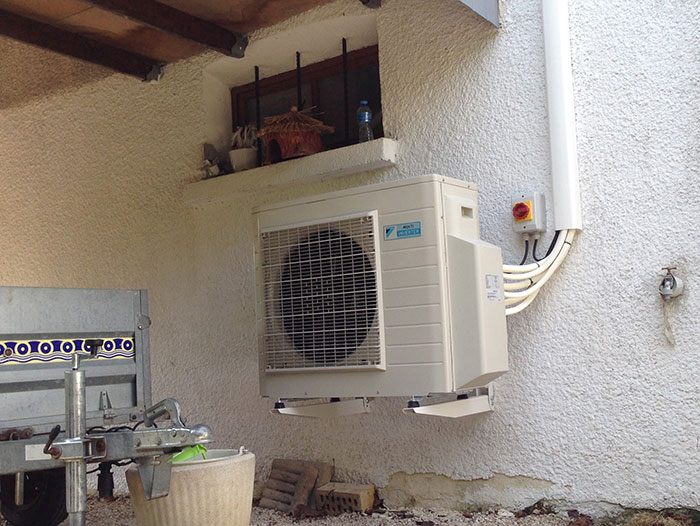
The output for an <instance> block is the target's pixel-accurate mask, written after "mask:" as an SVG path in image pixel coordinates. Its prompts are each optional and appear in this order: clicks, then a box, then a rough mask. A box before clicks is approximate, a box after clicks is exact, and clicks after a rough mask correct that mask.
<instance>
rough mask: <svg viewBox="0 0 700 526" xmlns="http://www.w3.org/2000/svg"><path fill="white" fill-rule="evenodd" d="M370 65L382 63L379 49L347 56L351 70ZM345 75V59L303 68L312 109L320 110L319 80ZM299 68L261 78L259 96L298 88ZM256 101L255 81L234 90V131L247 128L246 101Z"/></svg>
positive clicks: (376, 47) (363, 50)
mask: <svg viewBox="0 0 700 526" xmlns="http://www.w3.org/2000/svg"><path fill="white" fill-rule="evenodd" d="M370 64H377V65H378V64H379V47H378V46H376V45H374V46H369V47H366V48H362V49H358V50H355V51H350V52H349V53H348V70H352V69H358V68H362V67H364V66H368V65H370ZM342 72H343V56H342V55H339V56H337V57H333V58H329V59H327V60H323V61H321V62H317V63H315V64H310V65H308V66H304V67H303V68H301V82H302V85H303V84H307V83H308V84H310V85H311V104H310V105H309V104H308V101H307V106H306V107H307V108H308V107H311V106H316V107H318V102H319V100H318V99H319V87H318V83H319V81H320V80H322V79H325V78H328V77H331V76H333V75H336V74H338V73H342ZM296 85H297V72H296V69H293V70H290V71H285V72H284V73H280V74H278V75H274V76H272V77H267V78H264V79H260V96H261V97H262V96H265V95H269V94H270V93H276V92H278V91H283V90H286V89H289V88H296ZM254 98H255V82H251V83H249V84H245V85H243V86H238V87H235V88H231V117H232V121H233V129H234V130H235V129H236V128H238V127H239V126H244V125H245V124H247V123H246V118H245V110H246V102H247V101H248V100H250V99H254Z"/></svg>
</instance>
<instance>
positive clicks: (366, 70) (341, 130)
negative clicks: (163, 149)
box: [231, 46, 384, 150]
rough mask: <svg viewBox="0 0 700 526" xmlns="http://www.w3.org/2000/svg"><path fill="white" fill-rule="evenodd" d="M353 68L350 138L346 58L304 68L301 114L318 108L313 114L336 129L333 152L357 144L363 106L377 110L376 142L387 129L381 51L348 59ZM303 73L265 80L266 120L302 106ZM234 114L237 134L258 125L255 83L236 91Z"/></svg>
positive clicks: (328, 139) (329, 142) (329, 143)
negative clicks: (357, 113)
mask: <svg viewBox="0 0 700 526" xmlns="http://www.w3.org/2000/svg"><path fill="white" fill-rule="evenodd" d="M347 63H348V107H347V111H348V115H349V127H348V132H347V136H346V132H345V108H344V101H343V98H344V96H343V57H342V55H341V56H337V57H333V58H330V59H328V60H324V61H322V62H317V63H316V64H311V65H309V66H305V67H302V68H301V100H302V102H303V106H302V108H300V109H304V108H311V107H314V108H315V110H314V111H313V114H316V113H318V114H320V115H318V116H317V117H316V118H318V119H319V120H321V121H323V123H324V124H327V125H329V126H333V127H334V128H335V132H334V133H331V134H327V135H323V136H322V139H323V142H324V145H325V147H326V149H328V150H331V149H334V148H340V147H343V146H347V145H348V144H355V143H357V131H358V126H357V120H356V117H355V111H356V110H357V108H358V107H359V105H360V101H361V100H366V101H368V103H369V107H370V108H372V113H373V119H372V128H373V131H374V137H375V138H380V137H384V129H383V127H382V100H381V89H380V85H379V55H378V47H377V46H370V47H366V48H363V49H358V50H356V51H351V52H349V53H348V54H347ZM297 99H298V96H297V72H296V70H290V71H287V72H285V73H280V74H279V75H274V76H272V77H268V78H264V79H261V80H260V111H261V118H262V119H263V120H264V118H265V117H271V116H274V115H281V114H283V113H286V112H288V111H289V110H290V108H291V107H292V106H297V102H298V100H297ZM231 109H232V111H231V114H232V119H233V129H234V130H235V129H236V128H238V127H239V126H244V125H246V124H255V120H256V115H255V83H254V82H251V83H250V84H246V85H244V86H239V87H235V88H232V89H231Z"/></svg>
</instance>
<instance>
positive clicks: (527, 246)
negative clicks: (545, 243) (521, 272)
mask: <svg viewBox="0 0 700 526" xmlns="http://www.w3.org/2000/svg"><path fill="white" fill-rule="evenodd" d="M535 243H537V240H536V239H535ZM529 251H530V241H528V240H527V239H526V240H525V254H523V259H522V260H521V261H520V264H521V265H523V264H524V263H525V262H526V261H527V253H528V252H529ZM533 253H534V247H533Z"/></svg>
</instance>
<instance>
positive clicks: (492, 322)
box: [254, 175, 508, 399]
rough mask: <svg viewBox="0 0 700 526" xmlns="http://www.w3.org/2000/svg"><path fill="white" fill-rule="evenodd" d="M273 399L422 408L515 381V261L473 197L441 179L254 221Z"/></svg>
mask: <svg viewBox="0 0 700 526" xmlns="http://www.w3.org/2000/svg"><path fill="white" fill-rule="evenodd" d="M254 214H255V216H256V217H257V225H258V234H259V235H258V242H257V249H256V286H257V302H256V303H257V320H256V321H257V333H258V348H259V363H260V392H261V394H262V395H263V396H268V397H272V398H283V399H291V398H326V397H376V396H410V395H427V394H429V393H450V392H455V391H457V390H460V389H467V388H472V387H480V386H485V385H487V384H488V383H489V382H491V381H492V380H494V379H495V378H497V377H499V376H500V375H502V374H503V373H504V372H506V371H507V370H508V354H507V334H506V321H505V305H504V300H503V281H502V260H501V250H500V248H498V247H495V246H493V245H490V244H488V243H485V242H483V241H480V240H479V219H478V209H477V192H476V187H475V186H474V185H473V184H470V183H466V182H463V181H460V180H456V179H450V178H446V177H441V176H437V175H429V176H423V177H418V178H413V179H405V180H401V181H395V182H389V183H382V184H375V185H370V186H363V187H359V188H353V189H350V190H344V191H340V192H333V193H328V194H323V195H316V196H312V197H308V198H303V199H297V200H294V201H288V202H283V203H277V204H273V205H267V206H264V207H259V208H256V209H255V210H254Z"/></svg>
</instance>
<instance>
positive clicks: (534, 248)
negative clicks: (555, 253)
mask: <svg viewBox="0 0 700 526" xmlns="http://www.w3.org/2000/svg"><path fill="white" fill-rule="evenodd" d="M560 232H561V230H557V231H556V232H555V233H554V237H553V238H552V242H551V243H550V244H549V248H548V249H547V253H546V254H545V255H544V256H543V257H541V258H538V257H537V239H535V242H534V243H533V244H532V259H534V260H535V261H542V260H543V259H545V258H547V257H548V256H549V255H550V254H551V253H552V250H554V246H555V245H556V244H557V239H559V233H560Z"/></svg>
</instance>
